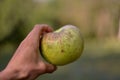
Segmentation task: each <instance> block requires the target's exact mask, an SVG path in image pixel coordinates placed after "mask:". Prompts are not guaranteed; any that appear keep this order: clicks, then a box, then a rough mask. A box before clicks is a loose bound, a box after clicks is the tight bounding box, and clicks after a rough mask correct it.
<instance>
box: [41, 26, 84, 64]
mask: <svg viewBox="0 0 120 80" xmlns="http://www.w3.org/2000/svg"><path fill="white" fill-rule="evenodd" d="M83 48H84V41H83V38H82V36H81V33H80V30H79V29H78V28H77V27H75V26H73V25H66V26H63V27H62V28H60V29H58V30H56V31H54V32H51V33H47V34H45V35H44V36H43V38H42V41H41V53H42V56H43V57H44V58H45V60H47V61H48V62H49V63H51V64H54V65H57V66H62V65H66V64H69V63H71V62H73V61H75V60H77V59H78V58H79V57H80V56H81V54H82V51H83Z"/></svg>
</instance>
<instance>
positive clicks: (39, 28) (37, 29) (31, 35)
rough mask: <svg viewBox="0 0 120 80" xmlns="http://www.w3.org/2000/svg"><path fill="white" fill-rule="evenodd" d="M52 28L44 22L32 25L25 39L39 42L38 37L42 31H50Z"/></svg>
mask: <svg viewBox="0 0 120 80" xmlns="http://www.w3.org/2000/svg"><path fill="white" fill-rule="evenodd" d="M52 31H53V29H52V28H51V27H50V26H48V25H46V24H41V25H39V24H37V25H35V26H34V28H33V30H32V31H31V32H30V33H29V34H28V36H27V37H26V38H25V40H27V41H30V42H29V43H35V44H39V40H40V37H41V36H42V35H43V34H44V33H48V32H52Z"/></svg>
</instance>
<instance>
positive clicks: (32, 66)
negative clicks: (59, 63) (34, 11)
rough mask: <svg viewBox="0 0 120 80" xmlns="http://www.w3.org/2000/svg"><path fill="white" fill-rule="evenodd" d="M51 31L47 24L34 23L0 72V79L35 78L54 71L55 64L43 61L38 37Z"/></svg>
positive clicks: (29, 79) (30, 79)
mask: <svg viewBox="0 0 120 80" xmlns="http://www.w3.org/2000/svg"><path fill="white" fill-rule="evenodd" d="M52 31H53V30H52V28H51V27H50V26H48V25H45V24H41V25H35V27H34V28H33V30H32V31H31V32H30V33H29V34H28V35H27V37H26V38H25V39H24V40H23V41H22V42H21V44H20V45H19V47H18V48H17V50H16V52H15V53H14V55H13V57H12V58H11V60H10V61H9V63H8V65H7V66H6V68H5V69H4V70H3V71H1V72H0V80H35V79H36V78H37V77H38V76H40V75H42V74H45V73H52V72H54V71H55V70H56V66H54V65H52V64H48V63H45V62H43V61H42V59H41V58H40V56H41V55H40V51H39V48H40V47H41V46H40V37H41V36H42V35H43V34H44V33H48V32H52Z"/></svg>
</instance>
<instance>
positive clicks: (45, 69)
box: [39, 61, 57, 74]
mask: <svg viewBox="0 0 120 80" xmlns="http://www.w3.org/2000/svg"><path fill="white" fill-rule="evenodd" d="M56 69H57V67H56V66H54V65H52V64H48V63H45V62H42V61H40V62H39V73H40V74H44V73H52V72H54V71H55V70H56Z"/></svg>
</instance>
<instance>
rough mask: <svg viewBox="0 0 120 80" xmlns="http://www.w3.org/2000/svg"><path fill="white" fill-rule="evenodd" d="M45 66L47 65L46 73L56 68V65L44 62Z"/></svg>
mask: <svg viewBox="0 0 120 80" xmlns="http://www.w3.org/2000/svg"><path fill="white" fill-rule="evenodd" d="M46 66H47V69H46V72H47V73H52V72H54V71H55V70H56V69H57V67H56V66H55V65H52V64H46Z"/></svg>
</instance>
